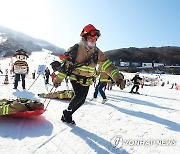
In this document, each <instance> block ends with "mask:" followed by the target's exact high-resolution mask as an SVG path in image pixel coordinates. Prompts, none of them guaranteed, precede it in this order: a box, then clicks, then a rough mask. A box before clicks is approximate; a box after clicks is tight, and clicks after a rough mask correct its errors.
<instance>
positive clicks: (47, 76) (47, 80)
mask: <svg viewBox="0 0 180 154" xmlns="http://www.w3.org/2000/svg"><path fill="white" fill-rule="evenodd" d="M45 83H46V84H48V83H49V75H46V81H45Z"/></svg>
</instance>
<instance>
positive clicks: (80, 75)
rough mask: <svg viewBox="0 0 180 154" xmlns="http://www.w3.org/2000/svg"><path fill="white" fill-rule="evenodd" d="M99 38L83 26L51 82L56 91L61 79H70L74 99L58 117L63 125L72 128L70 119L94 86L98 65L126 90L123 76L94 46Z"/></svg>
mask: <svg viewBox="0 0 180 154" xmlns="http://www.w3.org/2000/svg"><path fill="white" fill-rule="evenodd" d="M100 35H101V34H100V31H99V30H98V29H96V28H95V27H94V26H93V25H92V24H89V25H87V26H85V27H84V28H83V30H82V32H81V34H80V36H81V41H80V42H79V43H78V44H75V45H74V46H73V47H71V48H70V49H69V50H68V51H67V52H66V53H65V55H67V59H66V58H64V63H63V64H64V68H63V69H62V71H59V72H58V74H57V76H56V78H55V79H54V80H53V83H54V86H55V87H56V88H57V87H58V86H60V85H61V82H62V81H63V79H64V78H65V77H67V76H69V80H70V82H71V84H72V87H73V90H74V96H73V98H72V99H71V101H70V103H69V105H68V108H67V109H65V110H64V111H63V115H62V117H61V120H62V121H63V122H66V123H70V124H75V121H74V120H73V119H72V115H73V114H74V112H75V111H76V110H77V109H78V108H80V107H81V106H82V105H83V104H84V102H85V100H86V96H87V94H88V91H89V86H90V85H92V84H93V75H94V73H95V68H96V65H97V64H98V65H99V66H100V67H101V68H102V71H104V72H106V73H107V74H108V75H110V76H111V78H113V80H114V81H115V82H116V84H117V85H119V86H120V89H124V87H125V84H124V81H123V79H124V76H123V75H122V74H121V73H119V70H118V69H117V68H116V67H115V66H114V65H113V63H112V62H111V61H110V60H109V59H108V58H107V57H106V56H105V54H104V53H103V52H102V51H101V50H100V49H99V48H97V46H96V42H97V40H98V38H99V37H100Z"/></svg>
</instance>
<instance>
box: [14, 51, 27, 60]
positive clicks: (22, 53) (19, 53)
mask: <svg viewBox="0 0 180 154" xmlns="http://www.w3.org/2000/svg"><path fill="white" fill-rule="evenodd" d="M17 55H24V56H26V57H27V58H29V56H28V54H27V53H26V51H24V50H23V49H18V50H16V52H15V54H14V57H15V56H17Z"/></svg>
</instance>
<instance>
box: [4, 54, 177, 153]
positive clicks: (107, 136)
mask: <svg viewBox="0 0 180 154" xmlns="http://www.w3.org/2000/svg"><path fill="white" fill-rule="evenodd" d="M56 58H57V57H53V56H51V55H50V54H49V53H48V52H47V51H45V52H37V53H33V55H32V56H30V58H29V59H28V64H29V66H30V73H29V75H28V76H27V78H26V90H23V89H22V87H21V81H20V82H19V85H18V90H14V89H13V79H14V78H13V77H11V76H12V75H10V74H9V82H10V83H9V84H8V85H4V78H5V77H4V76H0V91H1V95H0V99H3V98H9V99H10V98H17V97H27V98H31V99H38V100H40V101H41V102H44V103H45V106H46V105H47V104H48V103H49V105H48V107H47V111H46V112H45V113H44V114H42V115H40V116H36V117H31V118H13V117H6V116H4V117H0V153H4V154H6V153H7V154H9V153H14V154H24V153H25V154H32V153H36V154H46V153H52V154H61V153H64V154H75V153H78V154H90V153H100V154H106V153H107V154H108V153H117V154H121V153H122V154H126V153H133V154H169V153H173V154H179V153H180V118H179V115H180V91H178V90H175V89H170V87H171V83H173V82H176V83H178V84H179V82H180V76H177V75H176V76H175V75H162V76H161V78H162V80H163V81H165V83H167V81H169V84H165V86H163V87H162V86H160V85H159V86H152V87H151V86H144V87H143V88H140V89H139V92H140V93H141V94H142V95H136V94H130V93H129V91H130V89H131V86H128V87H126V88H125V89H124V90H123V91H122V90H119V88H118V87H116V86H115V87H113V90H111V91H108V90H106V95H107V98H108V99H109V100H108V101H107V103H106V104H101V103H100V102H101V101H102V98H101V96H100V95H98V100H97V101H96V102H92V101H89V98H91V97H92V96H93V92H94V87H93V86H91V87H90V91H89V93H88V98H87V100H86V102H85V104H84V105H83V106H82V107H81V108H80V109H79V110H77V112H75V113H74V115H73V119H74V120H75V121H76V126H69V125H66V124H64V123H62V122H61V120H60V118H61V115H62V111H63V110H64V109H66V108H67V106H68V103H69V101H65V100H48V99H47V100H46V101H45V99H42V98H39V97H38V96H37V94H38V93H42V92H48V91H50V89H51V88H52V85H48V87H46V86H45V84H44V78H43V77H42V76H39V78H38V79H37V81H36V82H35V83H34V85H33V86H32V87H31V88H30V89H29V90H27V89H28V88H29V87H30V86H31V84H32V83H33V82H34V79H32V75H31V73H32V72H33V71H34V70H37V68H38V65H43V64H45V65H49V64H50V63H51V62H52V61H53V60H54V59H56ZM10 60H11V59H3V60H1V61H0V64H1V69H2V71H3V72H4V71H5V69H6V68H8V69H10V64H9V63H10ZM0 75H1V74H0ZM126 76H132V75H130V74H126ZM140 76H141V74H140ZM36 77H37V75H36ZM50 81H51V80H50ZM66 88H67V87H66V85H65V83H63V84H62V86H61V87H59V88H58V89H57V90H64V89H66ZM69 88H71V85H70V84H69ZM49 101H50V102H49Z"/></svg>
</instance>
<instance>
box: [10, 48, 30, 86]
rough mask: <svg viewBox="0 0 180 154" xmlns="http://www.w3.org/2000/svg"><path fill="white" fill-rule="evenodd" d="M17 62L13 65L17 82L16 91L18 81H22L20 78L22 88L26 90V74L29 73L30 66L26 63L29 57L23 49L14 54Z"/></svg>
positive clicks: (15, 84)
mask: <svg viewBox="0 0 180 154" xmlns="http://www.w3.org/2000/svg"><path fill="white" fill-rule="evenodd" d="M14 56H15V57H16V59H17V61H15V63H14V64H13V72H14V73H15V82H14V89H17V86H18V81H19V80H20V76H21V79H22V87H23V89H25V77H26V74H27V73H28V72H29V66H28V64H27V62H26V59H27V58H28V57H29V56H28V55H27V53H26V51H24V50H23V49H19V50H17V51H16V53H15V54H14Z"/></svg>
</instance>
